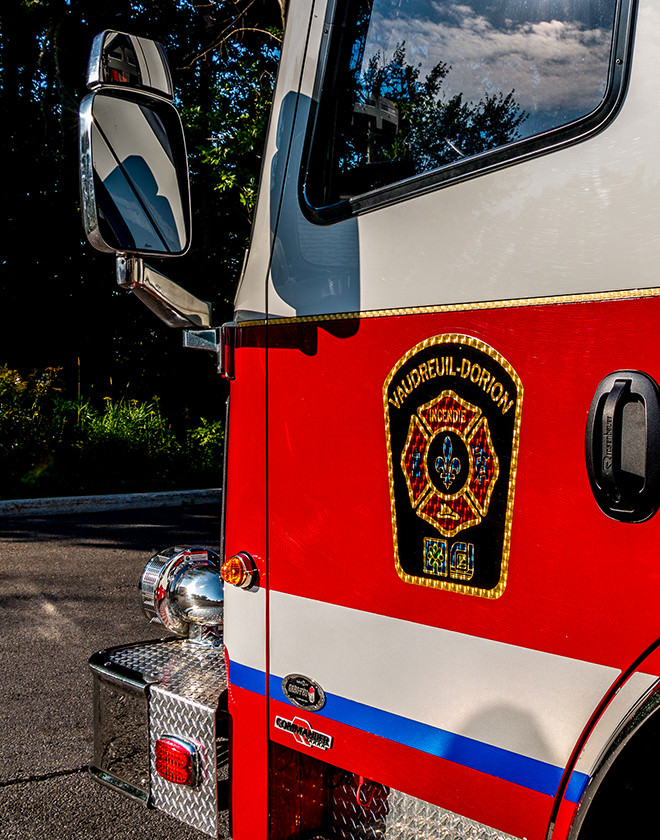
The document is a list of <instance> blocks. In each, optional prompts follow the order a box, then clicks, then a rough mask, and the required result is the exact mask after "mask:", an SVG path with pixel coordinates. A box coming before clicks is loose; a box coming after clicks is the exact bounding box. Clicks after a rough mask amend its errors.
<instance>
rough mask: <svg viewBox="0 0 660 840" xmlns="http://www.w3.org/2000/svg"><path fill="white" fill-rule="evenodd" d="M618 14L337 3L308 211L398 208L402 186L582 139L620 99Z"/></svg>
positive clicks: (435, 1) (543, 1) (407, 0)
mask: <svg viewBox="0 0 660 840" xmlns="http://www.w3.org/2000/svg"><path fill="white" fill-rule="evenodd" d="M618 6H619V2H617V0H460V2H458V0H337V3H336V7H335V12H334V19H333V21H332V23H331V25H330V27H329V29H330V35H329V39H328V48H327V54H326V58H325V67H326V71H325V73H324V77H323V79H322V80H321V82H320V92H319V94H318V104H317V108H316V110H315V113H314V117H313V125H312V128H311V132H310V136H309V138H308V150H307V152H308V154H307V160H306V171H305V172H304V190H305V199H306V201H307V203H308V205H309V206H310V207H311V208H330V207H332V206H333V205H334V206H335V211H337V210H339V213H340V214H345V213H347V212H351V208H350V206H349V205H348V204H347V202H350V201H351V200H353V199H355V197H356V196H364V195H367V194H372V202H373V201H374V200H375V201H376V202H378V200H379V198H378V196H374V194H375V193H378V194H379V196H380V200H381V201H382V200H388V199H389V200H391V199H392V195H393V191H392V187H393V185H397V189H396V190H395V192H394V197H396V196H397V195H401V194H402V193H405V192H406V191H407V190H411V189H417V188H420V186H421V187H422V188H423V187H424V185H425V184H426V185H432V184H433V183H437V182H439V181H443V180H447V179H449V178H455V177H461V176H462V175H465V174H470V173H472V172H474V171H475V170H477V169H481V168H484V167H488V166H492V165H498V164H501V163H502V162H506V161H507V160H511V159H513V158H515V157H517V156H519V155H522V154H529V153H533V152H535V151H539V150H542V149H543V148H548V147H549V146H552V145H554V144H556V142H562V141H565V140H566V139H574V138H576V137H578V136H581V135H582V134H583V133H584V132H585V131H586V130H589V128H590V127H591V128H593V127H594V126H595V124H596V122H598V121H600V122H602V120H603V118H604V112H606V111H607V112H611V110H612V108H613V107H614V104H615V102H616V100H617V98H618V96H619V93H620V89H621V87H622V81H623V74H622V73H621V71H620V70H619V72H618V74H617V72H616V71H617V68H618V67H619V66H620V64H621V61H620V60H619V62H617V61H616V60H615V59H616V58H617V56H616V54H615V49H616V43H617V39H616V37H615V34H616V30H617V26H616V24H617V21H618V20H619V17H620V10H619V8H618ZM588 123H590V125H588ZM431 173H435V174H434V176H433V177H431V178H430V177H429V175H430V174H431ZM410 179H414V180H413V181H410ZM420 179H423V180H424V179H425V181H424V183H422V184H420ZM388 189H389V193H387V194H384V192H383V191H387V190H388ZM342 207H343V209H341V208H342ZM353 209H354V208H353ZM331 215H332V213H330V216H331Z"/></svg>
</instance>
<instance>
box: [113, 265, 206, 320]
mask: <svg viewBox="0 0 660 840" xmlns="http://www.w3.org/2000/svg"><path fill="white" fill-rule="evenodd" d="M117 284H118V285H119V286H120V287H121V288H122V289H127V290H128V291H130V292H132V293H133V294H134V295H135V296H136V297H137V298H139V299H140V300H141V301H142V303H144V304H145V306H148V307H149V309H151V311H152V312H154V313H155V314H156V315H158V317H159V318H160V319H161V320H162V321H164V322H165V323H166V324H167V326H168V327H175V328H179V329H189V328H192V329H196V330H199V329H201V330H207V329H208V330H210V329H211V328H212V323H213V311H212V306H211V304H210V303H209V302H208V301H205V300H201V299H200V298H197V297H195V296H194V295H191V294H190V292H187V291H186V290H185V289H184V288H183V287H181V286H179V285H178V283H175V282H174V281H173V280H170V279H169V277H166V276H165V275H164V274H161V273H160V271H157V270H156V269H155V268H152V267H151V266H148V265H146V264H145V262H144V261H143V260H142V258H141V257H127V256H126V255H124V254H118V255H117Z"/></svg>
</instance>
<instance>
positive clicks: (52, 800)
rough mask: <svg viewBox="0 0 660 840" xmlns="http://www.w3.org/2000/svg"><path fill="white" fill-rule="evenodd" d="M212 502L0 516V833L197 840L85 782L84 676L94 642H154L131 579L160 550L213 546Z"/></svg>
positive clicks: (85, 839)
mask: <svg viewBox="0 0 660 840" xmlns="http://www.w3.org/2000/svg"><path fill="white" fill-rule="evenodd" d="M218 534H219V517H218V509H217V506H215V505H214V506H199V507H197V506H196V507H190V508H187V509H186V508H175V509H156V510H137V511H136V510H134V511H117V512H111V513H102V514H77V515H76V516H51V517H37V518H34V519H32V520H29V519H13V520H12V519H7V518H0V837H2V838H3V840H51V839H56V840H69V838H71V839H72V840H92V838H93V840H124V838H126V840H133V838H135V840H143V838H144V840H147V838H148V840H165V838H167V840H203V838H204V837H205V835H203V834H201V833H199V832H198V831H195V830H193V829H191V828H188V827H185V826H181V825H180V823H178V822H177V821H176V820H173V819H171V818H170V817H167V816H165V815H163V814H161V813H159V812H157V811H152V810H149V809H147V808H145V807H144V806H143V805H141V804H139V803H137V802H133V801H131V800H129V799H126V798H124V797H123V796H121V795H119V794H117V793H115V792H114V791H111V790H108V789H106V788H104V787H101V786H100V785H98V784H96V783H95V782H93V781H92V780H91V779H90V778H89V776H88V775H87V772H86V765H87V763H88V762H89V761H90V760H91V755H92V703H91V678H90V677H89V674H88V670H87V659H88V657H89V655H90V654H91V653H93V652H94V651H96V650H99V649H101V648H104V647H109V646H111V645H117V644H122V643H125V642H134V641H140V640H143V639H152V638H156V637H158V636H159V635H160V634H159V633H158V632H157V630H156V631H155V630H154V628H153V627H150V626H149V625H148V624H147V622H146V619H145V618H144V616H143V614H142V610H141V608H140V606H139V603H138V594H137V582H138V580H139V577H140V574H141V572H142V569H143V568H144V564H145V563H146V561H147V560H148V559H149V557H150V556H151V555H152V554H154V553H155V552H156V551H157V550H158V549H162V548H165V547H167V546H170V545H174V544H177V543H181V544H188V545H190V544H196V543H197V544H202V545H208V546H210V547H217V545H218Z"/></svg>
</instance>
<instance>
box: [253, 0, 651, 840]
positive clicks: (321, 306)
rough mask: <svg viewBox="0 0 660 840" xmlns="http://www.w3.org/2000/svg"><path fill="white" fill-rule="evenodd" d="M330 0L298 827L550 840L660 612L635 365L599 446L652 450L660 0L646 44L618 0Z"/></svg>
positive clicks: (305, 362)
mask: <svg viewBox="0 0 660 840" xmlns="http://www.w3.org/2000/svg"><path fill="white" fill-rule="evenodd" d="M326 11H327V13H326V14H325V19H324V15H322V14H318V16H315V17H314V19H313V20H312V26H311V29H310V34H309V39H308V44H309V46H308V59H309V60H308V64H307V65H306V70H305V74H306V75H303V85H302V88H301V92H300V94H299V95H295V96H291V97H290V98H289V100H288V101H284V100H283V101H282V107H281V110H280V112H279V121H278V124H279V129H278V131H279V133H278V138H280V137H282V136H285V135H286V136H287V137H289V138H290V140H291V145H290V147H287V148H285V149H284V151H282V148H280V147H278V150H277V152H276V153H275V155H274V156H273V157H271V159H270V162H271V168H270V172H269V174H270V178H271V180H270V183H271V186H272V185H273V184H275V183H279V184H280V185H281V188H282V189H281V195H282V199H281V202H278V203H277V206H275V205H272V206H271V208H270V220H271V233H272V242H273V247H272V252H271V263H270V273H269V278H268V290H267V305H266V308H267V313H266V315H267V322H268V327H267V329H268V351H267V355H268V362H267V364H268V370H267V377H268V385H267V412H268V438H267V440H268V453H267V458H268V646H269V647H268V659H267V675H266V677H267V686H268V687H267V693H268V703H269V711H268V716H269V726H270V739H271V741H272V744H273V747H272V753H271V800H270V801H271V806H270V807H271V814H272V820H273V825H277V823H278V819H281V820H282V821H286V820H288V821H289V822H288V823H287V825H294V824H295V825H297V826H299V827H301V826H302V827H305V826H306V827H307V828H308V829H312V828H314V829H317V828H319V826H321V825H325V826H326V829H327V826H328V825H329V826H330V829H327V830H328V831H330V832H331V834H332V831H334V832H335V833H334V835H332V836H355V837H358V836H363V835H362V834H360V831H363V830H366V829H364V826H367V827H368V828H370V830H372V831H376V830H380V831H386V830H387V826H388V825H392V824H393V822H396V823H397V825H404V826H407V827H408V828H409V829H410V830H411V831H412V830H414V831H416V832H417V833H416V836H419V837H424V836H429V837H430V836H434V835H433V831H435V830H439V829H437V826H439V825H441V824H446V822H447V820H449V821H452V820H453V821H454V822H453V823H452V824H453V825H456V826H460V827H461V828H460V832H462V834H461V835H460V836H470V832H474V831H482V832H485V836H491V833H492V836H496V835H497V836H501V834H502V833H505V834H508V835H512V836H515V837H527V838H541V837H545V836H546V834H547V830H548V825H549V823H550V821H551V820H552V815H553V809H554V808H555V806H556V803H557V802H558V801H559V800H562V799H563V800H565V801H567V802H569V803H573V804H576V803H577V802H578V801H579V800H580V797H581V795H582V792H583V790H584V787H585V785H586V783H587V781H588V773H584V772H581V771H577V770H576V771H575V772H572V769H573V763H574V759H575V755H574V753H575V751H576V749H577V745H578V742H579V739H580V736H581V733H582V732H583V731H584V730H585V727H586V726H587V724H588V723H589V721H590V719H591V717H592V716H593V715H594V714H595V713H596V711H597V709H598V708H599V705H600V704H601V703H603V702H605V700H606V699H607V697H608V696H609V694H610V693H612V692H613V691H614V690H615V689H616V687H617V685H618V684H620V682H621V680H623V679H624V678H625V676H626V674H627V673H628V671H629V669H630V668H631V667H632V665H633V663H634V661H635V659H636V658H637V657H639V656H640V655H641V654H642V652H643V651H644V650H646V649H647V648H648V647H649V646H650V645H652V644H653V643H654V642H655V641H656V639H657V638H658V636H659V635H660V633H659V632H658V627H657V621H656V620H655V619H654V617H653V616H654V610H653V609H652V606H653V605H654V604H655V603H657V596H658V594H659V593H658V578H657V575H656V574H655V558H654V550H653V546H654V545H655V544H656V542H657V538H658V536H659V533H658V528H659V524H658V523H659V522H660V520H659V519H658V518H657V517H655V516H654V512H655V509H656V508H657V500H656V501H651V502H650V507H649V508H648V509H647V510H646V511H645V513H644V514H643V515H641V514H640V516H629V517H627V519H626V517H623V518H622V517H620V516H617V515H616V511H613V510H612V509H609V510H608V509H605V508H606V506H605V508H604V506H603V504H601V502H602V499H601V500H597V499H596V498H595V496H594V491H593V489H592V484H593V481H592V482H591V483H590V479H589V475H588V472H587V465H586V461H585V429H586V425H587V419H588V414H589V410H590V406H591V405H592V403H593V402H594V396H595V395H596V393H597V391H598V389H599V384H600V383H601V382H602V381H603V380H604V379H605V378H606V377H608V376H610V375H612V374H614V378H613V379H612V382H611V386H610V390H609V391H603V390H602V388H601V391H600V392H599V393H601V395H602V394H605V396H604V398H603V400H604V401H603V400H601V401H600V402H598V401H596V403H595V404H594V405H595V408H594V409H593V411H594V412H596V413H598V417H599V420H598V421H597V422H598V423H600V426H598V427H597V434H596V437H597V441H596V444H595V445H596V446H597V447H600V449H598V448H596V449H593V448H592V449H591V450H590V451H591V458H592V461H594V462H595V463H596V464H598V463H600V462H602V461H603V459H604V453H605V455H607V452H609V451H610V450H608V449H607V447H608V446H610V445H611V447H612V449H611V452H610V454H612V453H614V454H613V458H614V460H615V464H614V466H613V467H611V468H609V467H608V468H607V469H609V474H611V475H614V474H616V476H615V478H614V482H615V483H616V482H617V481H618V482H619V484H620V485H621V486H623V484H625V483H626V482H628V484H630V483H632V485H634V484H635V481H639V482H642V483H643V482H644V480H645V475H646V470H647V466H650V465H647V464H644V465H642V461H644V459H646V458H647V449H646V448H645V446H646V442H645V441H644V442H643V443H642V444H640V446H641V449H640V451H643V452H644V455H643V456H642V455H635V454H634V453H633V454H632V455H631V454H628V455H626V454H625V453H626V452H628V453H630V445H632V444H630V441H631V440H632V438H634V437H635V435H634V434H633V432H632V431H630V430H631V429H632V427H633V426H634V424H635V422H636V421H634V420H632V419H631V418H632V417H633V416H637V413H638V407H635V406H637V404H638V403H640V402H642V403H644V400H640V399H638V398H637V396H635V394H636V392H635V391H634V387H635V386H633V385H629V386H626V385H625V384H624V385H618V386H615V383H617V382H619V381H621V382H623V381H624V380H625V378H626V374H625V373H623V372H625V371H628V372H630V371H632V372H635V373H640V374H643V375H644V376H645V377H646V379H645V381H648V382H649V383H651V384H650V385H649V387H650V388H651V389H653V388H654V387H655V386H654V384H653V381H654V380H657V379H660V354H659V352H658V350H657V348H656V346H655V342H654V341H653V340H652V339H651V336H652V335H653V324H654V323H656V319H657V317H658V315H660V311H659V308H660V301H659V300H658V288H657V279H656V276H657V271H656V266H657V264H658V246H659V244H660V243H659V236H658V231H659V230H660V226H659V225H658V222H659V221H660V220H659V219H658V218H657V216H658V209H657V208H658V207H659V206H660V202H659V201H658V198H659V197H660V196H659V195H658V183H659V179H658V171H657V167H658V163H657V154H656V153H655V144H656V138H657V135H658V131H657V127H658V125H657V123H658V119H657V113H656V112H655V111H654V110H652V109H650V108H649V107H648V105H647V103H649V102H655V101H658V93H660V91H658V90H657V86H658V82H657V74H655V73H654V72H653V70H652V68H653V67H654V66H656V62H657V59H658V57H659V56H658V52H659V48H660V44H659V42H658V36H657V34H656V33H657V32H658V31H660V30H658V28H657V27H656V28H654V27H653V26H652V23H653V18H654V15H655V14H656V12H655V10H654V9H653V8H652V6H651V4H650V3H647V2H641V3H640V4H639V9H638V19H637V35H636V41H635V44H634V51H633V41H632V34H631V33H632V24H633V20H632V5H631V4H629V3H627V2H614V0H603V2H595V3H590V4H584V3H581V2H578V0H576V1H575V2H569V3H552V2H551V3H547V2H540V0H539V2H532V3H529V2H525V3H523V2H520V3H518V2H512V3H510V4H507V5H506V14H505V12H504V10H503V9H502V7H501V5H498V6H497V8H494V7H492V6H491V5H489V4H485V3H482V2H480V0H470V1H469V2H467V3H463V4H461V6H460V7H458V6H454V5H453V4H450V3H440V4H433V5H431V4H427V3H425V2H422V0H416V1H415V2H413V1H412V0H411V2H408V3H398V2H396V3H395V2H389V0H375V2H374V3H373V4H369V5H368V6H367V5H366V4H365V5H364V6H362V5H361V4H351V3H341V2H339V3H336V4H332V7H331V8H328V9H327V10H326ZM317 48H318V54H319V56H320V60H319V62H318V67H317V68H315V72H311V71H310V70H309V66H310V65H311V63H312V59H313V56H314V55H315V50H316V49H317ZM287 107H288V109H289V110H288V111H287V110H286V109H287ZM285 125H286V126H288V127H289V130H288V131H287V132H282V126H285ZM239 304H240V296H239ZM246 308H247V307H246ZM626 388H627V389H628V390H626ZM617 389H618V390H617ZM612 392H614V393H615V396H612V397H610V398H609V399H610V402H609V403H608V406H609V407H608V408H607V411H609V412H610V415H611V417H612V418H613V421H612V422H613V427H616V431H615V432H613V433H612V434H611V435H610V437H609V438H608V437H607V435H606V434H605V431H603V430H604V429H605V426H606V423H607V421H606V419H605V420H603V417H604V416H605V417H607V416H608V415H607V411H606V410H605V408H604V405H605V402H607V400H608V394H611V393H612ZM617 394H618V397H617V396H616V395H617ZM619 397H620V399H619ZM652 405H653V403H652V400H651V402H650V403H644V406H651V408H652ZM630 406H633V408H630ZM644 410H646V409H644ZM604 412H605V414H604ZM624 414H625V418H624ZM626 418H627V419H626ZM656 419H657V418H656ZM649 422H655V420H651V421H649ZM604 424H605V425H604ZM598 430H599V431H598ZM608 440H609V441H610V443H607V441H608ZM635 445H636V444H635ZM603 447H605V449H603ZM633 448H634V446H633ZM594 453H595V454H594ZM649 457H650V456H649ZM603 469H605V468H603ZM603 469H598V470H597V472H598V475H596V477H595V481H596V483H598V481H602V480H603ZM593 478H594V477H593V476H592V479H593ZM606 478H607V477H606ZM626 486H628V485H626ZM651 495H652V494H651ZM624 520H625V521H624ZM639 520H643V521H639ZM612 616H616V617H617V619H616V620H617V624H618V625H622V624H623V625H625V633H621V632H617V631H613V630H611V629H608V628H611V621H612ZM650 679H655V676H654V675H650ZM296 767H297V768H298V770H295V771H294V769H292V768H296ZM301 768H302V769H301ZM296 773H298V775H296ZM282 779H285V780H286V781H285V782H283V781H282ZM294 779H296V780H297V781H294ZM301 779H307V782H303V781H301ZM305 784H307V785H308V787H305ZM312 791H316V793H314V794H313V795H312ZM315 797H316V798H315ZM301 801H304V802H306V803H308V804H307V805H306V806H305V808H306V810H305V808H303V809H302V810H300V809H301V808H302V806H301V805H300V802H301ZM312 801H313V802H315V803H316V804H315V805H314V806H313V807H312V806H311V805H310V804H309V803H310V802H312ZM296 803H297V804H296ZM296 808H298V810H296ZM303 810H304V811H305V813H303ZM294 812H295V815H296V816H295V817H293V816H292V814H293V813H294ZM348 813H350V814H351V819H352V820H354V821H355V822H356V824H358V823H360V824H361V825H362V826H363V828H360V829H354V830H353V829H351V831H353V833H352V834H351V833H350V832H349V834H341V833H340V829H339V828H338V826H339V824H340V823H341V824H344V823H345V822H346V820H347V819H348V817H347V816H346V814H348ZM422 819H423V820H425V821H426V824H427V825H428V826H436V828H427V829H422V828H420V825H421V823H419V822H416V820H417V821H419V820H422ZM443 821H444V823H443ZM317 823H318V825H317ZM274 830H275V831H276V829H274ZM287 830H288V829H287ZM343 830H344V829H342V831H343ZM300 831H302V828H300ZM489 832H490V833H489ZM285 834H286V833H284V834H283V835H282V836H285ZM275 836H278V835H277V833H276V834H275ZM286 836H289V835H286ZM301 836H302V835H301Z"/></svg>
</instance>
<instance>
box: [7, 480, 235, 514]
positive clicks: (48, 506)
mask: <svg viewBox="0 0 660 840" xmlns="http://www.w3.org/2000/svg"><path fill="white" fill-rule="evenodd" d="M221 498H222V490H221V489H220V488H217V487H216V488H212V489H209V490H165V491H163V492H159V493H115V494H112V495H105V496H101V495H99V496H54V497H53V498H50V499H12V500H9V501H5V502H0V518H1V517H5V516H7V517H8V516H52V515H54V514H67V513H99V512H101V511H104V510H129V509H131V508H134V509H141V508H154V507H178V506H180V505H199V504H213V503H216V502H217V503H218V504H219V503H220V499H221Z"/></svg>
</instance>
